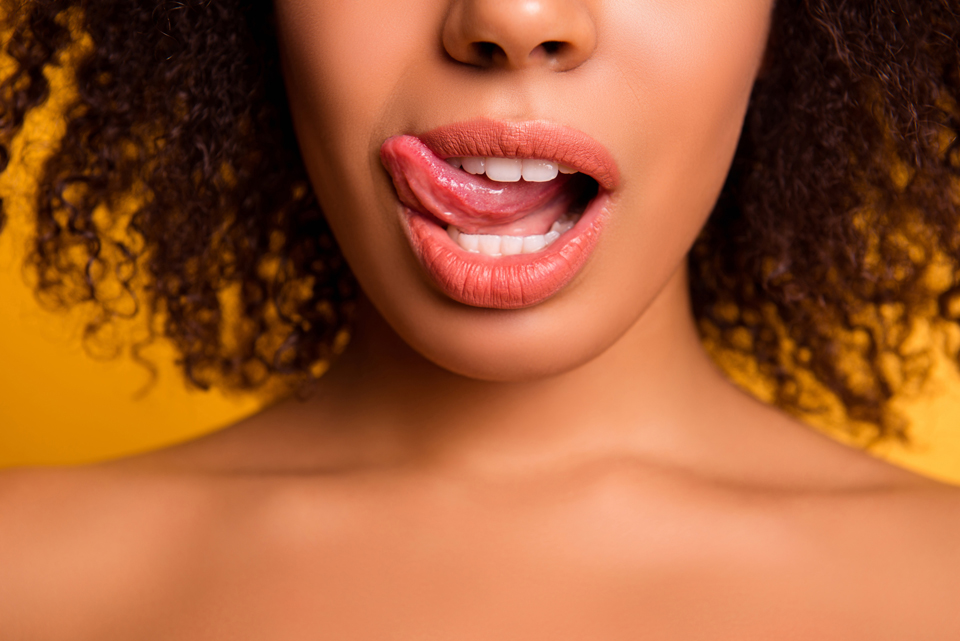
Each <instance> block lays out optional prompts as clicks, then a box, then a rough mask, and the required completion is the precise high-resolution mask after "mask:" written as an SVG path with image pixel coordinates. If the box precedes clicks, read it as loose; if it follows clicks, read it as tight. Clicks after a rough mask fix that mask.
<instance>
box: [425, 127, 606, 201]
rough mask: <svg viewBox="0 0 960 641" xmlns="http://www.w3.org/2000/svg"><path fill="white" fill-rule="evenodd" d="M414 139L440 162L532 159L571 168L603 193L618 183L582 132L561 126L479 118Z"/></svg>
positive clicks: (597, 146) (598, 150)
mask: <svg viewBox="0 0 960 641" xmlns="http://www.w3.org/2000/svg"><path fill="white" fill-rule="evenodd" d="M417 137H418V138H420V140H422V141H423V142H424V143H425V144H426V145H427V146H428V147H430V149H432V150H433V152H434V153H435V154H437V155H438V156H440V157H441V158H451V157H459V156H480V157H498V158H537V159H541V160H550V161H553V162H558V163H562V164H564V165H567V166H569V167H572V168H574V169H576V170H577V171H579V172H580V173H583V174H586V175H588V176H590V177H591V178H593V179H594V180H596V181H597V183H599V185H600V186H601V187H602V188H603V189H606V190H608V191H612V190H613V189H615V188H616V187H617V185H619V184H620V172H619V171H618V169H617V164H616V162H614V160H613V157H612V156H611V155H610V152H608V151H607V149H606V148H605V147H604V146H603V145H601V144H600V143H598V142H597V141H596V140H594V139H593V138H591V137H590V136H588V135H587V134H585V133H583V132H582V131H579V130H577V129H573V128H572V127H567V126H564V125H558V124H555V123H551V122H546V121H542V120H528V121H521V122H505V121H500V120H490V119H480V120H471V121H467V122H460V123H453V124H450V125H444V126H442V127H437V128H436V129H433V130H431V131H428V132H425V133H422V134H418V136H417Z"/></svg>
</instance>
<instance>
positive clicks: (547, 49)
mask: <svg viewBox="0 0 960 641" xmlns="http://www.w3.org/2000/svg"><path fill="white" fill-rule="evenodd" d="M565 45H566V43H563V42H560V41H558V40H548V41H547V42H544V43H542V44H541V45H540V48H541V49H543V52H544V53H545V54H547V55H548V56H555V55H557V54H558V53H560V50H561V49H563V48H564V46H565Z"/></svg>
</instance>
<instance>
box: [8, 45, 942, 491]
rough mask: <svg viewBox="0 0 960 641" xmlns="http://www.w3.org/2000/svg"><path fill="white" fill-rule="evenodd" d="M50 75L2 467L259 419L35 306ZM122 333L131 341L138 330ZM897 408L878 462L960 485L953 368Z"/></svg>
mask: <svg viewBox="0 0 960 641" xmlns="http://www.w3.org/2000/svg"><path fill="white" fill-rule="evenodd" d="M0 63H2V61H0ZM0 69H2V64H0ZM48 77H49V78H50V79H51V82H52V84H53V86H54V87H55V88H56V91H54V94H53V97H52V99H51V100H50V101H48V103H47V104H46V105H45V106H44V107H43V108H42V109H40V110H37V111H36V113H33V114H31V116H30V118H29V119H28V122H27V123H26V126H25V128H24V134H23V135H21V136H19V138H18V140H17V141H16V144H15V145H14V147H13V149H12V152H13V153H12V159H13V160H12V162H11V166H10V167H9V168H8V170H7V171H6V172H4V174H3V175H0V196H2V197H3V198H4V202H5V206H6V208H7V209H8V211H9V213H10V221H9V222H8V225H7V229H6V230H5V231H4V233H3V234H0V467H4V466H13V465H35V464H74V463H84V462H92V461H97V460H103V459H107V458H111V457H116V456H122V455H125V454H131V453H134V452H139V451H144V450H149V449H152V448H157V447H162V446H164V445H167V444H171V443H174V442H177V441H181V440H185V439H188V438H191V437H195V436H198V435H200V434H203V433H206V432H210V431H213V430H216V429H219V428H221V427H224V426H227V425H229V424H231V423H233V422H236V421H237V420H238V419H240V418H242V417H243V416H246V415H248V414H250V413H252V412H254V411H256V410H257V409H258V408H259V407H260V406H261V405H262V402H261V401H260V400H259V399H257V398H255V397H253V396H242V397H236V396H234V397H228V396H225V395H223V394H222V393H220V392H216V391H214V392H208V393H204V392H199V391H191V390H188V389H187V387H186V384H185V383H184V382H183V380H182V378H181V377H180V375H179V372H178V370H177V368H176V366H175V364H174V359H175V358H176V355H175V354H174V352H173V350H172V349H171V348H170V346H169V345H167V344H165V343H163V342H159V343H158V344H157V345H155V346H154V347H153V348H151V350H150V351H149V353H148V356H149V358H150V359H151V361H152V362H154V363H155V364H156V365H157V367H158V369H159V375H158V378H157V380H156V381H155V383H154V384H153V385H152V386H150V387H149V388H148V389H147V391H146V393H143V391H144V389H145V386H146V385H147V383H148V382H149V379H150V377H149V374H148V372H147V371H146V370H145V369H144V368H143V367H142V366H140V365H138V364H137V363H135V362H133V360H132V359H130V358H128V357H120V358H113V359H95V358H92V357H91V356H90V355H89V354H88V353H86V351H85V350H84V347H83V345H82V342H81V340H80V337H81V332H82V328H83V324H84V319H85V318H86V317H87V316H86V314H88V313H89V310H85V309H84V308H82V307H81V308H79V309H76V310H74V311H72V312H70V313H68V314H64V313H58V314H54V313H51V312H48V311H46V310H44V309H43V308H41V307H40V306H39V305H38V303H37V301H36V299H35V298H34V296H33V294H32V292H31V290H30V289H29V287H28V286H27V285H26V284H25V282H24V275H25V273H24V271H23V269H22V263H23V257H24V255H25V250H26V247H27V245H28V242H29V238H30V223H31V221H30V217H31V215H30V201H29V195H30V193H31V192H32V189H31V187H32V185H33V184H34V181H33V179H32V177H33V175H34V174H35V173H36V168H37V167H38V166H39V164H40V162H41V161H42V160H43V158H44V157H46V155H47V154H48V153H49V151H50V149H51V147H52V144H53V141H55V140H56V139H57V137H58V136H59V135H60V134H61V132H62V126H63V123H62V119H61V118H60V117H59V114H60V113H61V111H62V106H63V103H64V101H65V100H66V98H67V97H68V96H69V93H70V91H69V77H68V75H67V71H65V70H63V69H51V70H48ZM125 330H126V331H129V332H135V331H136V330H137V326H136V325H135V323H133V324H130V325H129V326H128V327H126V328H125ZM741 382H743V381H741ZM746 385H747V386H749V381H747V382H746ZM903 407H905V408H906V410H907V414H908V415H909V416H910V418H911V419H912V420H913V423H914V429H913V433H912V434H913V444H912V445H911V447H910V448H909V449H906V448H903V447H899V446H893V445H886V446H884V447H883V448H881V449H878V450H876V452H875V453H877V454H878V455H881V456H883V457H884V458H887V459H889V460H891V461H894V462H896V463H898V464H901V465H904V466H907V467H910V468H912V469H914V470H917V471H920V472H922V473H924V474H927V475H930V476H934V477H937V478H940V479H943V480H948V481H952V482H955V483H960V374H958V372H957V371H956V369H955V367H954V366H953V365H952V364H950V363H947V362H946V360H945V359H941V360H939V361H938V362H937V364H936V366H935V368H934V372H933V375H932V377H931V381H930V383H929V385H928V387H927V389H926V391H925V395H924V396H923V397H922V398H916V399H912V400H910V401H909V402H906V401H905V402H904V405H903Z"/></svg>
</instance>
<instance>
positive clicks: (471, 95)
mask: <svg viewBox="0 0 960 641" xmlns="http://www.w3.org/2000/svg"><path fill="white" fill-rule="evenodd" d="M75 4H76V5H79V8H78V7H76V6H74V5H75ZM12 22H13V28H14V31H13V32H12V33H13V35H11V37H10V40H9V47H8V49H9V50H10V51H11V53H12V54H13V55H14V57H15V59H16V61H17V64H16V66H15V69H14V71H15V75H14V77H13V79H12V80H10V81H8V82H7V83H6V84H5V85H4V94H3V95H4V98H3V100H4V105H5V109H6V112H5V116H4V120H3V123H4V126H5V130H4V131H5V135H6V136H7V139H9V137H10V136H11V135H12V133H13V132H14V131H15V130H16V128H17V127H18V126H19V124H20V122H22V118H23V116H24V114H25V113H26V112H27V111H29V109H30V108H32V107H33V106H35V105H37V104H39V103H40V102H42V100H43V98H44V90H43V88H44V80H43V77H42V75H41V74H40V73H39V70H40V69H41V68H42V66H43V65H44V64H45V63H47V62H49V61H52V60H55V56H56V55H57V52H58V51H60V50H61V49H63V48H64V47H65V46H66V44H67V43H68V41H69V40H70V38H71V30H70V25H71V24H74V25H76V24H82V30H83V31H84V32H85V33H87V34H89V40H87V41H86V42H85V44H84V45H83V46H84V47H85V48H86V53H85V54H84V57H83V59H82V60H81V61H80V63H79V67H78V81H77V84H78V89H79V96H78V99H77V103H76V106H75V107H74V108H73V109H72V111H70V113H69V114H68V116H69V118H70V124H69V128H68V131H67V134H66V136H65V139H64V142H63V146H62V149H61V150H60V152H59V153H58V154H56V155H55V156H54V157H53V158H52V159H51V161H50V162H49V163H48V165H47V166H46V169H45V174H44V176H43V177H42V181H41V182H42V185H43V188H42V193H41V196H40V199H39V201H38V205H39V207H38V209H39V215H38V230H37V245H36V252H35V254H34V256H33V264H34V265H35V266H36V267H37V273H38V275H39V279H38V287H39V289H40V290H41V291H42V292H44V293H46V294H48V295H51V296H59V297H61V299H63V300H64V301H65V302H71V301H72V300H75V299H76V298H78V297H79V298H81V299H84V298H85V299H93V300H96V301H99V302H100V303H101V305H102V308H103V310H104V314H103V319H104V320H103V322H105V323H106V322H109V319H110V318H111V315H116V314H121V313H125V312H126V311H129V309H128V307H125V306H129V305H130V303H131V301H135V302H137V303H138V304H139V305H140V306H141V307H142V308H144V309H145V310H146V311H147V312H151V313H159V315H158V318H162V320H163V327H162V331H163V333H164V334H166V335H167V336H169V337H171V338H172V340H174V341H175V343H176V344H177V345H178V347H179V348H180V350H181V352H182V354H183V365H184V369H185V372H186V375H187V376H188V378H189V379H190V380H191V381H193V382H194V383H196V384H198V385H201V386H205V385H210V384H225V385H229V386H233V387H241V388H243V387H252V386H256V385H259V384H261V383H263V382H264V381H266V380H267V379H270V380H273V379H274V378H276V377H284V376H285V377H287V379H288V380H293V381H295V382H299V383H301V384H303V385H304V386H310V385H312V387H313V388H314V389H312V394H310V395H309V396H308V398H307V399H306V400H302V399H299V400H291V401H287V402H283V403H279V404H277V405H276V406H274V407H272V408H271V409H269V410H267V411H265V412H263V413H262V414H260V415H258V416H255V417H253V418H252V419H250V420H247V421H245V422H243V423H241V424H239V425H237V426H234V427H232V428H230V429H227V430H224V431H222V432H219V433H217V434H215V435H212V436H209V437H206V438H203V439H200V440H198V441H195V442H192V443H188V444H185V445H182V446H178V447H175V448H172V449H169V450H166V451H162V452H156V453H152V454H149V455H145V456H141V457H137V458H134V459H130V460H125V461H119V462H114V463H110V464H104V465H99V466H95V467H92V468H87V469H82V470H46V471H27V470H21V471H14V472H8V473H6V474H5V475H4V477H3V479H2V484H0V514H2V515H3V518H0V567H2V568H4V571H3V573H2V574H0V629H2V630H3V633H2V634H3V635H4V636H3V638H10V639H23V638H29V639H47V638H49V639H74V638H76V639H86V638H96V639H114V638H116V639H130V638H138V639H153V638H157V639H207V638H229V639H241V638H250V639H265V638H270V639H307V638H309V639H316V638H323V639H408V638H409V639H423V638H458V639H463V638H468V639H474V638H475V639H491V638H497V639H514V638H515V639H530V638H554V639H568V638H569V639H584V638H591V639H594V638H596V639H620V638H623V639H637V638H650V639H693V638H707V637H709V638H712V639H793V638H796V639H808V638H816V639H844V640H851V639H871V640H876V639H904V638H910V639H946V638H953V637H955V636H956V635H957V634H958V633H960V615H958V614H957V611H956V608H955V607H954V604H955V596H954V594H955V583H956V578H955V577H956V576H957V572H958V570H960V552H958V546H957V545H956V543H955V540H954V538H955V537H954V533H955V532H956V531H958V528H960V501H958V498H957V493H956V491H955V490H953V489H950V488H947V487H944V486H940V485H938V484H936V483H934V482H932V481H928V480H925V479H922V478H919V477H916V476H914V475H912V474H909V473H907V472H904V471H901V470H898V469H895V468H892V467H890V466H888V465H886V464H884V463H882V462H879V461H876V460H874V459H872V458H870V457H868V456H867V455H866V454H863V453H861V452H859V451H855V450H852V449H849V448H846V447H844V446H841V445H838V444H836V443H834V442H832V441H829V440H827V439H824V438H823V437H821V436H818V435H817V434H815V433H813V432H811V431H810V430H809V429H807V428H805V427H803V426H802V425H801V424H800V423H799V422H797V421H796V420H795V419H793V418H791V417H790V416H789V415H787V414H785V413H781V412H780V411H779V410H776V409H773V408H771V407H769V406H767V405H764V404H761V403H759V402H757V401H755V400H754V399H752V398H750V397H748V396H746V395H744V394H743V393H741V392H740V391H738V390H737V389H736V388H735V387H734V386H732V385H731V384H730V383H729V382H728V381H727V380H726V378H724V376H723V375H722V374H721V373H720V372H719V371H718V370H717V368H716V367H715V366H714V365H713V363H712V362H711V360H710V359H709V358H708V356H707V352H706V351H705V349H704V347H703V345H702V342H701V333H702V334H703V335H705V336H706V338H708V339H710V340H713V341H715V342H721V343H722V344H724V345H727V346H728V347H731V348H736V349H740V350H742V351H744V352H747V353H750V354H752V355H753V356H754V357H755V358H756V360H757V362H758V363H759V365H760V367H761V371H762V372H764V373H766V374H767V375H769V376H770V377H771V381H772V385H773V387H774V389H775V392H774V400H775V401H776V402H777V403H778V405H780V406H781V407H783V408H786V409H789V410H794V411H797V410H800V409H804V408H805V407H807V406H809V405H810V404H811V403H815V402H820V400H821V399H830V398H836V399H838V400H839V402H840V403H841V404H842V406H843V407H845V408H846V411H847V413H848V415H849V416H850V417H851V418H852V419H854V420H855V421H860V422H861V423H863V424H872V425H873V426H874V433H875V434H876V435H878V436H881V437H888V436H896V435H897V434H898V433H899V431H900V430H901V426H900V425H899V423H898V422H897V420H896V417H895V415H893V414H892V412H891V411H890V410H889V408H887V407H886V403H887V401H889V399H890V398H891V396H892V394H893V391H895V385H894V383H895V382H896V381H895V379H896V378H897V376H900V377H901V378H902V379H904V380H907V381H910V380H911V379H915V378H917V377H918V376H920V373H912V370H911V366H912V365H913V361H912V360H911V359H910V358H908V357H907V356H906V355H905V354H907V352H906V350H905V349H902V348H903V347H904V345H906V338H907V337H906V332H905V330H906V329H909V327H911V323H913V322H915V321H916V320H918V319H920V320H923V319H927V320H930V319H934V320H940V321H941V322H949V321H951V319H953V318H954V310H953V307H952V295H953V294H954V293H955V292H954V291H953V290H951V289H950V288H949V284H948V285H947V286H941V285H938V284H937V283H936V282H935V279H932V278H931V277H930V276H929V273H930V270H929V269H928V268H929V266H930V265H933V264H935V263H936V261H938V260H939V261H941V262H942V261H943V260H944V256H955V255H956V253H955V252H956V250H957V246H958V239H960V232H958V229H957V216H956V214H957V204H956V201H955V200H952V199H951V198H952V197H951V196H950V191H949V187H950V185H951V181H954V180H956V178H957V175H958V163H960V161H958V158H957V142H956V137H955V135H954V132H955V130H956V127H957V125H958V115H960V114H958V111H957V102H956V98H957V96H958V95H960V76H958V72H957V70H958V54H957V50H956V46H955V42H956V38H957V36H958V32H960V14H958V9H957V7H956V5H955V3H952V2H947V1H946V0H944V1H943V2H931V3H923V4H922V5H921V3H916V4H915V6H911V7H904V6H902V3H899V2H890V3H888V4H885V3H880V2H875V3H862V6H857V7H851V6H849V4H848V3H839V2H837V3H829V2H814V1H810V2H780V3H776V6H774V2H773V0H748V1H745V0H716V1H714V2H649V1H646V0H638V1H636V2H612V1H610V2H608V1H605V0H538V1H536V2H528V1H521V0H431V1H429V2H425V1H423V0H391V1H390V2H386V1H384V0H352V1H351V2H333V1H332V0H276V1H275V2H274V3H273V6H272V7H265V6H262V5H260V4H259V3H250V4H249V5H248V4H247V3H244V2H230V1H228V0H221V1H213V0H211V1H208V2H189V3H183V2H176V3H170V2H160V3H137V2H133V1H132V0H131V1H129V2H114V3H82V2H81V3H71V2H67V1H65V0H64V1H45V2H40V1H37V2H32V3H29V4H28V5H26V6H23V7H21V8H20V9H19V12H17V13H14V14H13V19H12ZM274 34H275V35H274ZM274 37H275V38H276V40H275V41H274V40H273V38H274ZM281 82H283V83H284V86H285V92H286V93H285V94H284V89H283V87H282V86H281ZM288 114H289V117H288ZM896 163H900V165H897V164H896ZM898 166H899V167H900V171H893V170H891V167H894V168H896V167H898ZM308 184H309V187H308ZM130 193H132V194H133V195H134V197H135V199H136V207H134V208H133V209H134V210H135V211H133V213H132V214H131V215H130V217H129V220H120V221H119V223H116V224H119V225H121V226H123V225H127V226H128V227H129V230H130V231H131V232H133V234H132V238H133V239H134V240H132V241H131V240H127V239H126V237H124V236H122V235H118V234H116V233H115V232H114V231H112V230H111V228H110V220H109V219H108V218H105V217H104V214H103V211H104V210H103V209H99V210H98V209H97V208H98V206H100V205H102V204H106V205H112V206H114V207H113V209H114V210H119V209H121V208H119V207H117V205H118V204H119V203H122V202H123V201H122V197H123V196H124V195H125V194H130ZM314 194H315V197H314ZM314 198H315V199H314ZM321 210H322V212H323V214H322V215H321V213H320V212H321ZM708 218H709V220H708ZM327 225H329V230H328V227H327ZM330 231H332V235H333V236H334V237H335V238H336V244H334V242H333V240H332V238H331V236H330V233H329V232H330ZM698 239H699V240H698ZM692 247H693V249H692V250H691V248H692ZM341 255H342V257H343V259H345V261H346V264H348V265H349V272H348V270H347V267H346V265H345V264H344V262H343V261H342V260H341ZM138 261H139V262H138ZM136 265H142V266H143V268H144V269H146V270H147V272H148V274H149V279H148V280H149V285H148V288H147V291H146V293H145V294H142V295H140V294H137V295H135V294H134V293H135V292H136V291H137V290H136V288H135V287H133V285H132V283H133V282H134V278H135V274H136V270H135V269H134V267H135V266H136ZM951 269H952V268H951ZM951 273H952V272H951ZM354 278H355V281H354ZM354 283H356V285H355V284H354ZM938 287H939V289H938ZM124 288H126V290H124ZM124 291H126V292H127V293H126V295H124V293H123V292H124ZM361 292H362V293H361ZM691 292H692V295H691ZM935 295H940V299H939V300H940V302H941V305H940V306H939V307H938V308H936V309H931V308H930V301H931V300H934V299H933V298H932V297H933V296H935ZM691 301H692V302H691ZM230 318H234V319H235V320H234V321H233V322H230V323H226V322H225V319H227V320H229V319H230ZM348 324H349V326H350V327H351V340H350V344H349V347H346V345H345V343H346V334H345V333H344V328H345V327H347V326H348ZM95 330H96V328H93V331H95ZM698 330H699V331H698ZM345 347H346V348H345ZM341 352H342V355H341ZM898 354H899V355H900V356H897V355H898ZM338 356H339V357H338ZM891 359H892V360H891ZM331 363H332V366H331V367H330V368H329V371H326V369H327V367H328V366H329V365H330V364H331ZM891 363H893V366H895V367H894V369H896V368H899V369H898V372H899V373H896V375H895V374H894V373H891V371H890V367H891ZM324 372H326V373H324ZM921 373H922V372H921ZM321 374H323V375H322V377H321ZM811 376H812V377H815V379H816V380H817V381H818V383H817V384H816V385H812V384H810V383H809V379H810V378H811ZM817 390H820V392H821V394H820V395H818V394H817Z"/></svg>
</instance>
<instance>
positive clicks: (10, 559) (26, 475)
mask: <svg viewBox="0 0 960 641" xmlns="http://www.w3.org/2000/svg"><path fill="white" fill-rule="evenodd" d="M211 504H212V501H211V496H210V494H209V492H204V491H202V490H201V488H200V487H199V486H198V484H196V483H195V482H184V481H183V480H181V479H177V478H174V477H171V476H165V477H158V476H155V475H147V474H134V473H131V472H129V471H125V472H122V473H121V472H118V471H116V470H113V469H110V468H109V467H88V468H68V469H15V470H6V471H2V472H0V567H2V568H3V571H2V572H0V629H3V630H5V631H6V632H7V633H8V634H10V635H11V636H7V637H4V638H25V639H26V638H30V639H46V638H51V639H53V638H57V639H61V638H62V639H69V638H88V637H87V636H86V633H84V634H81V636H79V637H78V636H76V635H77V633H78V632H80V631H88V632H89V635H90V636H89V638H115V637H114V636H112V635H113V634H114V633H113V632H111V630H113V631H117V630H120V629H127V628H129V627H130V626H138V625H141V624H145V623H146V622H145V621H140V620H138V619H139V617H140V616H141V615H142V614H143V613H146V612H156V604H155V603H154V604H153V606H152V607H148V604H149V603H150V602H151V600H153V599H155V598H158V597H159V596H160V595H161V594H163V593H164V592H165V590H164V586H165V583H166V582H167V581H168V580H170V579H172V578H173V577H172V576H171V573H172V572H174V571H175V569H174V568H176V567H182V562H177V563H173V562H172V561H174V560H178V561H179V560H182V559H184V558H186V557H187V556H189V554H190V549H191V547H192V545H193V544H194V541H195V540H196V539H197V538H198V537H199V536H201V535H202V533H203V532H204V531H205V530H206V529H208V527H209V525H208V524H207V523H206V522H205V518H204V516H203V515H205V514H211V513H212V511H211V510H210V509H209V508H210V506H211ZM141 606H143V607H141ZM52 612H56V613H57V616H56V617H51V616H50V614H51V613H52ZM67 631H69V633H68V632H67Z"/></svg>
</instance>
